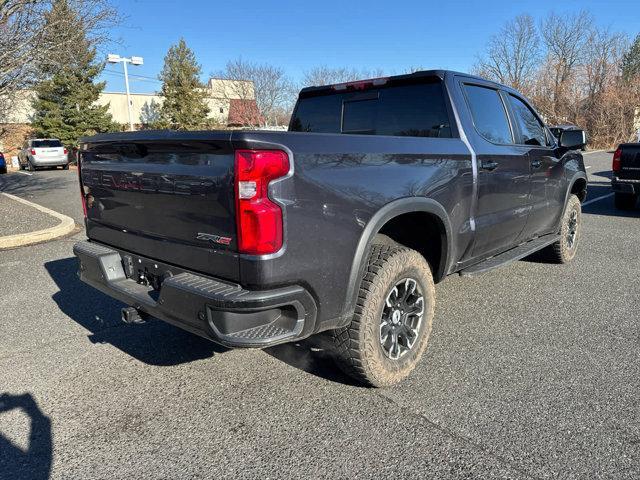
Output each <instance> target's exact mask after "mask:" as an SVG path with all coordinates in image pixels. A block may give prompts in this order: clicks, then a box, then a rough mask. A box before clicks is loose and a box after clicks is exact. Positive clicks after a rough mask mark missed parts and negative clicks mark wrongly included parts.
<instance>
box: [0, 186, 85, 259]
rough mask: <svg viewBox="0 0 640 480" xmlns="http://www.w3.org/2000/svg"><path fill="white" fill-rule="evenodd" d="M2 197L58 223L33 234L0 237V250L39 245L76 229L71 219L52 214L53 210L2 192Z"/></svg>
mask: <svg viewBox="0 0 640 480" xmlns="http://www.w3.org/2000/svg"><path fill="white" fill-rule="evenodd" d="M2 195H4V196H5V197H8V198H10V199H11V200H15V201H16V202H20V203H22V204H24V205H28V206H29V207H33V208H35V209H36V210H40V211H41V212H42V213H46V214H47V215H51V216H52V217H55V218H57V219H58V220H60V223H59V224H58V225H56V226H55V227H49V228H45V229H43V230H36V231H34V232H28V233H18V234H16V235H7V236H6V237H0V250H3V249H6V248H15V247H23V246H25V245H31V244H33V243H41V242H45V241H47V240H53V239H54V238H58V237H62V236H64V235H67V234H68V233H71V232H72V231H73V230H74V229H75V227H76V224H75V222H74V221H73V219H72V218H71V217H67V216H66V215H62V214H61V213H58V212H54V211H53V210H50V209H48V208H45V207H43V206H41V205H38V204H37V203H33V202H30V201H28V200H24V199H23V198H20V197H16V196H15V195H11V194H10V193H4V192H2Z"/></svg>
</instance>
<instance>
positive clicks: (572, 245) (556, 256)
mask: <svg viewBox="0 0 640 480" xmlns="http://www.w3.org/2000/svg"><path fill="white" fill-rule="evenodd" d="M561 222H562V223H561V225H560V240H558V241H557V242H556V243H554V244H552V245H549V246H548V247H547V248H546V249H545V251H544V253H545V254H546V255H545V256H546V257H547V259H548V260H550V261H552V262H556V263H569V262H570V261H571V260H573V258H574V257H575V256H576V252H577V250H578V242H579V240H580V228H581V225H582V206H581V204H580V199H579V198H578V197H577V196H576V195H571V196H570V197H569V201H568V202H567V207H566V209H565V211H564V215H563V216H562V220H561Z"/></svg>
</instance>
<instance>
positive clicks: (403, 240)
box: [378, 212, 447, 282]
mask: <svg viewBox="0 0 640 480" xmlns="http://www.w3.org/2000/svg"><path fill="white" fill-rule="evenodd" d="M381 235H385V236H387V237H389V238H390V239H391V240H393V241H394V242H397V243H399V244H401V245H404V246H405V247H408V248H411V249H413V250H416V251H417V252H419V253H420V254H421V255H422V256H423V257H424V258H425V260H426V261H427V263H428V264H429V266H430V267H431V272H432V273H433V277H434V278H433V279H434V281H436V282H438V281H440V280H441V279H442V277H443V276H444V270H445V262H446V255H445V253H444V252H445V249H444V247H446V240H447V235H446V231H445V228H444V224H443V223H442V220H440V219H439V218H438V217H437V216H436V215H433V214H431V213H426V212H410V213H404V214H402V215H398V216H397V217H394V218H392V219H391V220H389V221H388V222H387V223H385V224H384V225H383V227H382V228H381V229H380V231H379V232H378V238H380V236H381Z"/></svg>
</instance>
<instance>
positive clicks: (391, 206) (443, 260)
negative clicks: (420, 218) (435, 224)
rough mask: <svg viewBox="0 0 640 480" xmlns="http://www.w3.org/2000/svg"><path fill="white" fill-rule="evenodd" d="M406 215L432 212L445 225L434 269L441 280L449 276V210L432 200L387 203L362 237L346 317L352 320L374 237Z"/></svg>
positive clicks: (376, 214)
mask: <svg viewBox="0 0 640 480" xmlns="http://www.w3.org/2000/svg"><path fill="white" fill-rule="evenodd" d="M404 213H429V214H432V215H434V216H436V217H437V218H438V219H439V220H440V221H441V222H442V225H443V226H444V232H442V235H443V237H444V238H442V241H441V245H442V251H441V252H440V254H441V256H440V265H437V266H433V267H434V274H435V275H434V276H435V277H436V278H442V277H444V276H445V275H446V272H447V269H448V267H449V265H451V256H452V249H451V248H450V247H451V246H450V239H451V238H452V235H451V222H450V221H449V215H448V214H447V211H446V210H445V209H444V207H443V206H442V205H441V204H440V203H438V202H436V201H435V200H433V199H431V198H424V197H409V198H401V199H398V200H394V201H393V202H391V203H388V204H386V205H385V206H384V207H382V208H381V209H380V210H378V211H377V212H376V213H375V214H374V215H373V216H372V217H371V219H370V220H369V221H368V222H367V224H366V226H365V228H364V230H363V231H362V234H361V235H360V240H359V242H358V246H357V248H356V251H355V254H354V257H353V263H352V264H351V270H350V273H349V283H348V285H347V295H346V305H345V308H344V315H345V316H349V317H350V316H351V315H352V314H353V311H354V309H355V305H356V300H357V297H358V290H359V289H360V279H361V278H362V276H363V275H364V270H365V268H366V265H367V258H368V256H369V252H370V250H371V244H372V242H373V238H374V237H375V235H376V234H377V233H378V232H379V231H380V229H381V228H382V227H383V226H384V225H385V224H386V223H387V222H388V221H389V220H391V219H393V218H395V217H397V216H399V215H402V214H404Z"/></svg>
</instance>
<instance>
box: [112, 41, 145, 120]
mask: <svg viewBox="0 0 640 480" xmlns="http://www.w3.org/2000/svg"><path fill="white" fill-rule="evenodd" d="M107 62H109V63H122V67H123V68H124V86H125V88H126V90H127V114H128V115H129V130H130V131H133V119H132V118H131V94H130V93H129V72H128V71H127V63H130V64H131V65H142V64H143V59H142V57H131V58H127V57H121V56H120V55H116V54H114V53H110V54H109V55H107Z"/></svg>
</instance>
